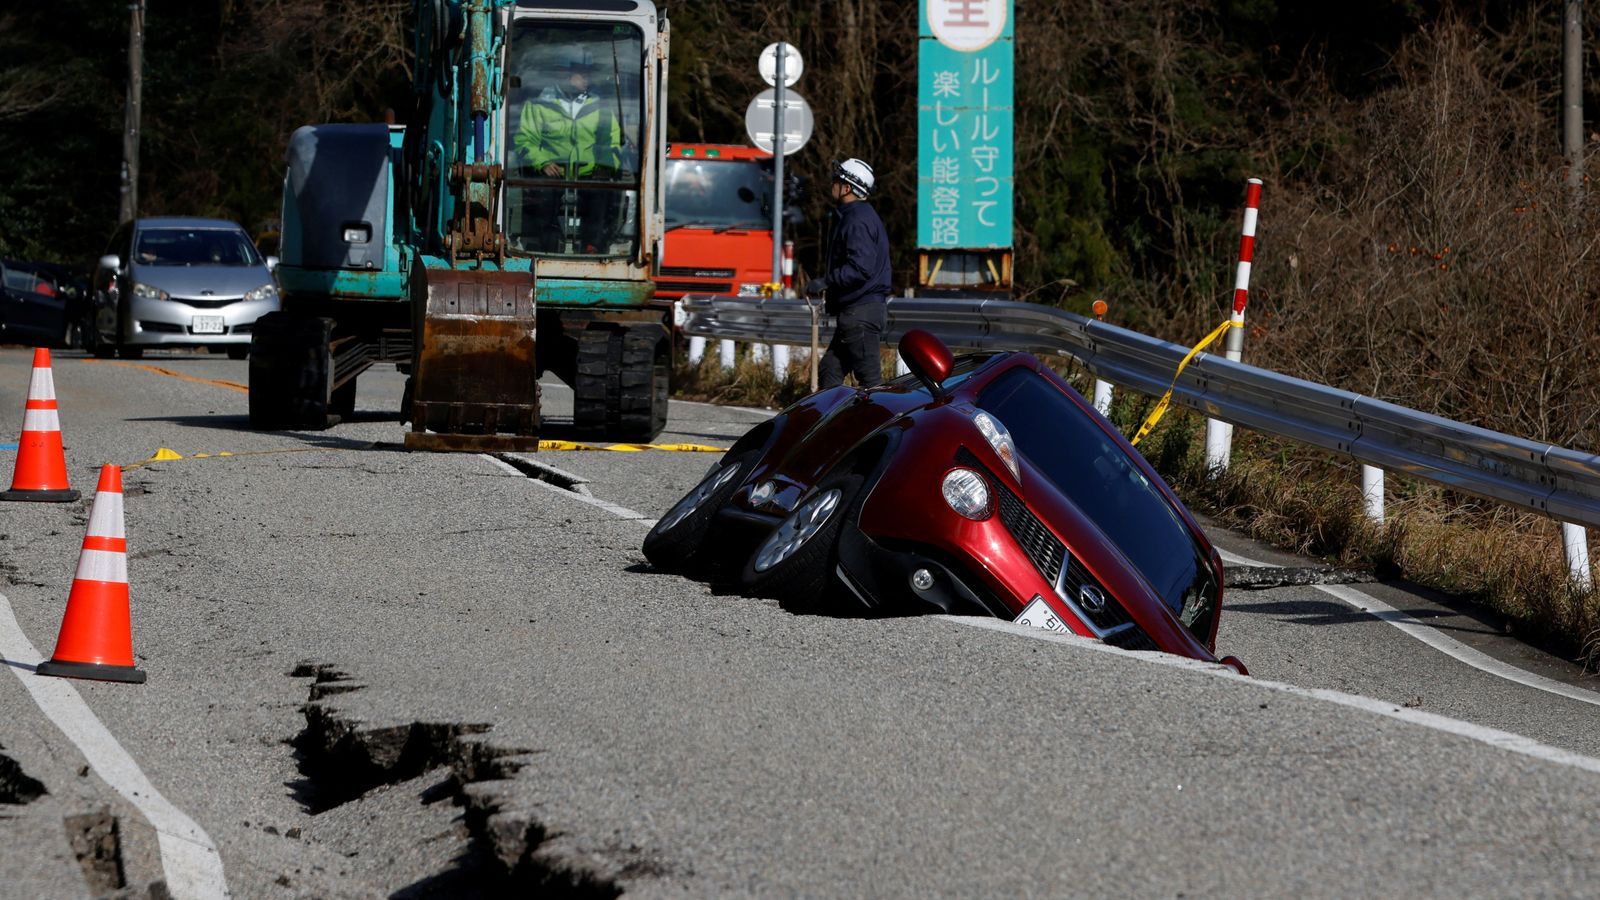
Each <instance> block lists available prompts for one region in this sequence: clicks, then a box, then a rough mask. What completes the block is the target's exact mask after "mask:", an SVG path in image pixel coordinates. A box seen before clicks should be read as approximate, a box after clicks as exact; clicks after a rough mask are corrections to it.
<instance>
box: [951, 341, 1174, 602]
mask: <svg viewBox="0 0 1600 900" xmlns="http://www.w3.org/2000/svg"><path fill="white" fill-rule="evenodd" d="M978 406H979V407H980V408H982V409H984V410H986V411H988V412H989V413H990V414H991V415H993V416H994V417H995V418H997V419H999V420H1000V421H1001V423H1003V424H1004V425H1005V426H1006V428H1007V429H1008V430H1009V431H1010V432H1011V438H1012V440H1013V441H1015V442H1016V445H1017V451H1018V452H1019V453H1021V454H1022V455H1023V456H1024V457H1027V459H1028V461H1029V462H1031V463H1033V465H1034V466H1035V467H1037V468H1038V469H1039V471H1040V472H1041V473H1042V474H1043V475H1044V477H1045V478H1047V479H1049V481H1050V483H1051V484H1053V485H1055V486H1056V489H1057V490H1059V491H1061V493H1062V494H1065V495H1066V497H1067V498H1068V499H1069V500H1071V501H1072V502H1073V503H1074V504H1076V505H1077V507H1078V508H1079V509H1081V510H1083V513H1084V514H1085V515H1086V516H1088V517H1089V519H1090V520H1091V521H1093V522H1094V523H1095V524H1096V525H1098V526H1100V530H1101V531H1103V532H1105V534H1106V537H1108V538H1110V539H1111V542H1112V543H1113V544H1115V545H1116V546H1117V549H1119V550H1121V551H1122V553H1123V555H1124V556H1126V557H1128V560H1129V561H1130V562H1132V563H1133V565H1134V568H1136V569H1138V570H1139V572H1140V574H1142V575H1143V576H1144V577H1145V580H1146V581H1148V582H1149V583H1150V586H1151V587H1153V588H1155V590H1156V591H1157V593H1159V594H1161V596H1162V598H1163V599H1165V600H1166V601H1167V603H1168V604H1169V605H1174V600H1177V603H1176V604H1175V605H1177V606H1180V607H1181V605H1182V601H1181V596H1182V593H1183V591H1184V590H1185V589H1186V588H1188V587H1189V585H1190V583H1191V582H1192V581H1193V580H1194V578H1195V575H1196V572H1195V567H1196V566H1195V554H1196V551H1195V544H1194V538H1193V537H1192V536H1191V535H1190V534H1189V531H1188V529H1187V528H1185V527H1184V525H1183V523H1182V522H1180V521H1179V519H1178V517H1177V515H1176V514H1175V513H1174V512H1173V510H1172V507H1171V506H1169V505H1168V504H1167V500H1166V497H1165V496H1164V495H1163V494H1162V493H1161V490H1160V489H1159V488H1157V487H1156V486H1155V485H1154V484H1152V483H1150V480H1149V479H1148V478H1146V477H1145V475H1144V472H1142V471H1140V469H1139V468H1138V467H1137V466H1135V465H1134V464H1133V461H1132V460H1130V459H1128V457H1127V455H1126V454H1125V453H1123V451H1122V447H1121V446H1120V445H1118V444H1117V443H1115V442H1114V441H1112V440H1111V438H1110V437H1109V436H1107V435H1106V433H1105V432H1104V431H1102V430H1100V428H1099V427H1097V426H1096V424H1095V422H1094V420H1092V419H1091V418H1089V417H1088V416H1087V415H1085V414H1084V413H1083V411H1082V410H1080V409H1079V408H1078V407H1077V405H1076V404H1074V403H1073V402H1072V401H1070V400H1068V399H1067V398H1066V397H1065V396H1063V395H1062V393H1061V392H1060V391H1059V390H1057V389H1056V388H1055V386H1054V385H1052V384H1050V383H1048V382H1047V381H1045V380H1044V379H1043V378H1042V377H1040V376H1039V375H1038V374H1037V373H1035V372H1033V371H1031V370H1029V369H1026V368H1016V369H1012V370H1011V371H1009V372H1007V373H1005V374H1004V375H1001V376H1000V377H999V378H996V379H995V380H994V382H993V383H991V384H990V385H989V386H988V387H986V388H984V390H983V393H982V394H980V395H979V397H978ZM1024 486H1026V479H1024Z"/></svg>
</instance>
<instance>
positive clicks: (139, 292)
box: [133, 282, 172, 300]
mask: <svg viewBox="0 0 1600 900" xmlns="http://www.w3.org/2000/svg"><path fill="white" fill-rule="evenodd" d="M133 295H134V296H135V297H138V298H139V299H140V300H171V299H172V295H171V294H169V293H167V292H166V291H163V290H162V289H161V288H158V287H152V286H151V285H148V284H139V283H138V282H135V283H134V285H133Z"/></svg>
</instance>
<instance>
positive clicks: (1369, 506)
mask: <svg viewBox="0 0 1600 900" xmlns="http://www.w3.org/2000/svg"><path fill="white" fill-rule="evenodd" d="M1361 504H1362V506H1363V507H1365V509H1366V512H1367V521H1369V522H1371V523H1372V524H1374V525H1382V524H1383V470H1382V469H1380V468H1378V467H1376V466H1369V465H1365V464H1363V465H1362V466H1361Z"/></svg>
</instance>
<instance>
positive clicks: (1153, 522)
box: [644, 331, 1245, 672]
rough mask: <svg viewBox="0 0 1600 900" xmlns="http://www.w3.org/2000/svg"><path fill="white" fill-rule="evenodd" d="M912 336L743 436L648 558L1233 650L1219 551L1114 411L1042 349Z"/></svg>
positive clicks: (755, 580) (1107, 637) (652, 539)
mask: <svg viewBox="0 0 1600 900" xmlns="http://www.w3.org/2000/svg"><path fill="white" fill-rule="evenodd" d="M900 351H901V355H902V356H903V357H904V359H905V361H906V364H907V366H908V367H909V368H910V370H911V374H910V375H907V376H904V377H901V378H898V379H896V380H894V381H891V382H889V383H887V384H885V385H883V386H881V387H878V388H874V389H872V390H865V391H863V390H856V389H852V388H849V387H839V388H834V389H831V390H827V391H821V392H819V393H816V394H813V395H811V396H809V397H806V398H805V399H803V400H801V401H799V402H798V403H796V404H794V405H793V406H791V407H789V408H788V409H786V410H784V411H783V412H781V413H779V414H778V415H777V416H776V417H775V418H773V419H772V420H770V421H768V422H765V423H763V424H761V425H759V426H757V427H756V428H755V429H753V430H751V431H750V432H749V433H747V434H746V435H744V436H743V437H742V438H740V439H739V441H738V442H737V443H735V445H734V446H733V448H732V449H730V450H729V451H728V452H727V453H726V454H725V455H724V456H723V457H722V458H721V460H720V461H719V462H718V463H717V464H715V465H713V466H712V467H711V470H710V471H709V472H708V473H707V474H706V477H705V478H704V480H702V481H701V482H700V484H698V485H697V486H695V488H694V489H693V490H691V491H690V492H689V493H688V494H687V495H686V496H685V497H684V498H683V499H682V500H680V501H679V502H678V503H677V505H675V506H674V507H673V508H672V509H670V510H669V511H668V512H667V513H666V515H664V516H662V517H661V520H660V521H659V522H657V523H656V525H655V527H654V528H653V529H652V530H651V531H650V534H649V535H648V536H647V537H646V538H645V542H644V552H645V555H646V557H648V558H649V560H650V562H651V564H652V565H654V566H656V567H657V568H659V569H662V570H665V571H671V572H679V573H682V574H686V575H690V576H693V577H702V578H709V579H712V580H724V581H727V580H732V579H735V578H737V579H738V580H739V581H740V582H741V584H742V585H743V587H744V589H745V590H746V591H747V592H748V593H752V594H755V595H758V596H769V597H776V598H778V599H780V600H782V601H783V602H784V604H785V606H787V607H789V608H791V609H795V610H797V611H815V612H844V613H861V614H873V615H886V614H887V615H894V614H906V613H913V612H919V611H927V612H949V613H961V614H970V615H985V616H997V617H1000V618H1004V619H1008V620H1017V621H1021V622H1024V623H1026V624H1031V625H1035V626H1038V627H1043V628H1049V629H1052V630H1059V631H1071V632H1073V633H1076V634H1079V635H1083V636H1087V637H1096V638H1100V639H1101V640H1103V641H1105V642H1106V643H1108V644H1113V645H1116V646H1118V647H1123V648H1126V649H1132V650H1162V651H1166V652H1168V653H1175V654H1179V655H1182V656H1188V657H1192V658H1195V659H1200V660H1207V661H1213V662H1214V661H1217V659H1216V657H1215V656H1214V655H1213V652H1214V649H1215V646H1216V635H1217V619H1218V615H1219V613H1220V612H1221V607H1222V561H1221V558H1220V557H1219V556H1218V555H1217V552H1216V550H1215V549H1214V548H1213V547H1212V546H1211V543H1210V541H1209V540H1207V538H1206V536H1205V534H1204V533H1203V532H1202V531H1201V530H1200V526H1199V525H1198V524H1197V523H1196V522H1195V520H1194V517H1193V516H1191V515H1190V514H1189V512H1188V510H1186V509H1185V508H1184V506H1183V504H1182V503H1181V502H1179V500H1178V498H1177V497H1176V496H1175V495H1174V494H1173V493H1172V491H1171V489H1170V488H1169V487H1168V486H1167V485H1166V483H1165V482H1163V481H1162V480H1161V477H1160V476H1159V475H1157V474H1156V472H1155V470H1154V469H1152V468H1151V467H1150V465H1149V463H1147V462H1146V461H1145V460H1144V458H1143V457H1141V456H1140V455H1139V454H1138V452H1136V451H1135V450H1134V449H1133V447H1132V446H1131V445H1129V443H1128V442H1127V441H1126V440H1125V439H1124V438H1123V437H1122V435H1121V434H1120V433H1119V432H1118V431H1117V430H1116V428H1115V427H1113V426H1112V425H1111V423H1110V422H1108V421H1106V419H1105V418H1104V417H1103V416H1101V415H1100V414H1099V413H1098V412H1097V411H1095V409H1094V408H1093V407H1092V406H1091V405H1090V404H1089V403H1088V402H1087V401H1085V400H1084V399H1083V397H1082V396H1080V395H1079V394H1078V393H1077V392H1076V391H1075V390H1073V389H1072V387H1071V386H1070V385H1068V384H1067V383H1066V382H1065V381H1064V380H1062V379H1061V378H1060V376H1058V375H1056V374H1055V373H1054V372H1052V371H1051V370H1050V369H1048V368H1047V367H1045V366H1043V365H1041V364H1040V362H1039V360H1038V359H1037V358H1035V357H1034V356H1032V355H1031V354H1027V353H980V354H971V355H965V356H962V357H960V358H953V357H952V356H951V353H950V351H949V349H948V348H946V347H945V346H944V344H942V343H941V342H940V341H939V340H938V339H937V338H935V337H934V336H933V335H931V334H928V333H927V332H920V331H913V332H911V333H910V334H908V335H906V337H905V338H904V340H903V341H902V342H901V346H900ZM1222 661H1223V662H1226V663H1227V664H1229V665H1231V666H1233V667H1234V668H1235V669H1237V670H1238V671H1240V672H1244V671H1245V668H1244V666H1243V664H1242V663H1239V661H1238V660H1236V659H1234V658H1233V657H1228V658H1227V659H1226V660H1222Z"/></svg>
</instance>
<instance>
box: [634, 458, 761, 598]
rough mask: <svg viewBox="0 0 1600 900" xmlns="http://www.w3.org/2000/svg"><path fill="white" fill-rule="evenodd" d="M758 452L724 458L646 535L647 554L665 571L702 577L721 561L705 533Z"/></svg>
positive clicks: (647, 557)
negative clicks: (708, 544) (707, 544)
mask: <svg viewBox="0 0 1600 900" xmlns="http://www.w3.org/2000/svg"><path fill="white" fill-rule="evenodd" d="M759 456H760V451H759V450H751V451H747V452H745V453H741V454H739V455H738V456H735V457H733V458H731V459H729V458H726V457H724V458H723V459H722V460H721V461H719V462H718V463H717V465H715V466H713V467H712V468H711V471H709V472H707V473H706V476H705V477H704V478H702V479H701V480H700V483H699V484H697V485H695V486H694V488H693V489H692V490H690V491H689V493H687V494H685V495H684V496H683V499H682V500H679V501H678V502H677V503H676V504H674V505H673V507H672V508H671V509H669V510H667V512H666V515H663V516H662V517H661V519H660V520H659V521H657V522H656V524H655V527H653V528H651V529H650V533H649V534H648V535H645V539H644V555H645V558H646V559H648V560H650V564H651V565H652V566H655V567H656V568H657V569H660V570H661V571H663V572H673V573H676V574H679V575H688V576H690V577H703V576H705V575H707V574H709V573H710V572H712V570H713V569H714V568H715V567H716V564H717V563H718V562H720V560H719V559H717V556H716V551H715V549H714V548H711V547H708V546H706V540H705V539H706V534H707V532H709V531H710V530H711V520H712V519H713V518H715V517H716V514H717V510H719V509H721V508H722V507H723V505H724V504H726V503H727V502H728V499H729V498H730V497H732V496H733V492H734V491H735V490H738V488H739V484H740V483H741V482H743V481H744V479H745V476H747V475H749V474H750V470H751V469H752V468H754V467H755V464H756V459H757V458H758V457H759Z"/></svg>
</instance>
